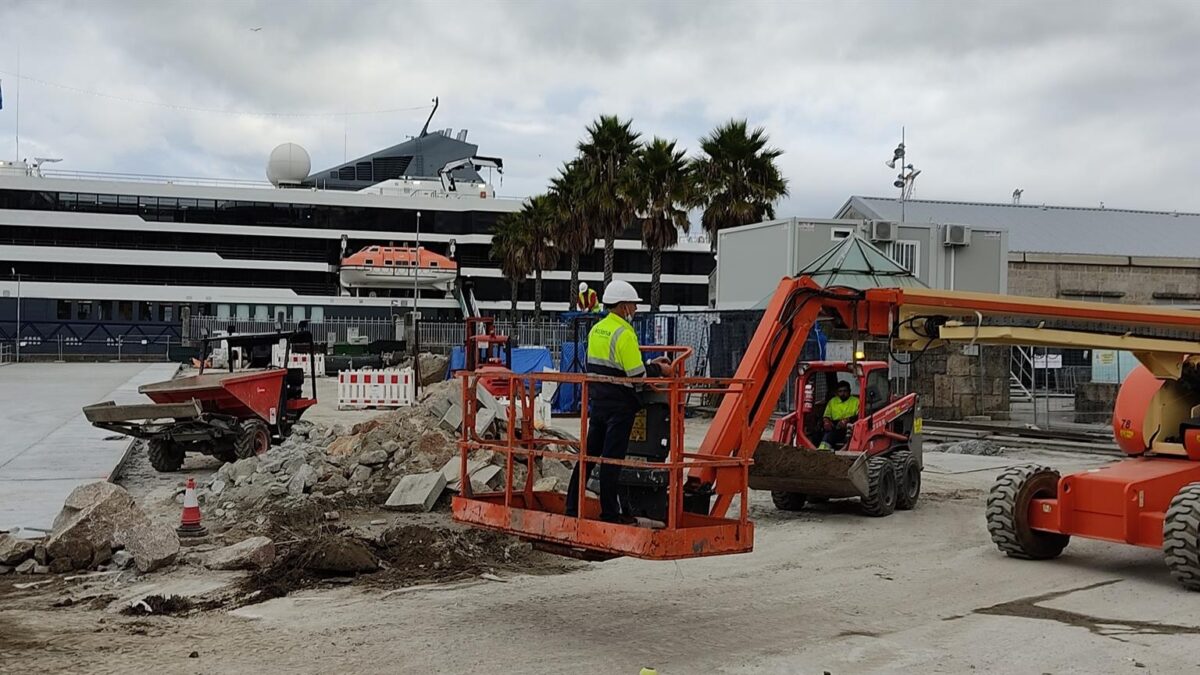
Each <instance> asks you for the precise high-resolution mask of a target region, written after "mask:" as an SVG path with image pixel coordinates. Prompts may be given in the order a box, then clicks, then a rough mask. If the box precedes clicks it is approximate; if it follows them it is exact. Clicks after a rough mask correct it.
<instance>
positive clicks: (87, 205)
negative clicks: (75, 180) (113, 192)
mask: <svg viewBox="0 0 1200 675" xmlns="http://www.w3.org/2000/svg"><path fill="white" fill-rule="evenodd" d="M76 204H77V206H76V209H77V210H79V211H95V210H96V195H89V194H82V193H80V195H79V198H78V199H77V200H76Z"/></svg>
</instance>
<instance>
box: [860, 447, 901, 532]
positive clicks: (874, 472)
mask: <svg viewBox="0 0 1200 675" xmlns="http://www.w3.org/2000/svg"><path fill="white" fill-rule="evenodd" d="M899 492H900V490H899V488H898V486H897V483H896V467H895V466H894V465H893V464H892V461H891V460H890V459H888V458H887V457H880V456H878V455H876V456H874V457H869V458H868V459H867V494H866V496H864V497H863V498H862V499H860V500H859V503H860V504H861V505H862V512H863V513H864V514H865V515H868V516H871V517H872V518H882V517H884V516H890V515H892V512H893V511H895V510H896V498H897V497H898V496H899Z"/></svg>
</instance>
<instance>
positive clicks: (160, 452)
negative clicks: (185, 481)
mask: <svg viewBox="0 0 1200 675" xmlns="http://www.w3.org/2000/svg"><path fill="white" fill-rule="evenodd" d="M183 455H184V452H183V447H182V446H180V445H179V444H178V443H175V442H174V441H172V440H171V439H169V438H151V439H150V440H149V441H146V456H147V457H149V458H150V466H152V467H154V470H155V471H161V472H162V473H172V472H174V471H178V470H180V469H182V468H183Z"/></svg>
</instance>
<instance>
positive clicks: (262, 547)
mask: <svg viewBox="0 0 1200 675" xmlns="http://www.w3.org/2000/svg"><path fill="white" fill-rule="evenodd" d="M273 562H275V543H274V542H273V541H271V540H270V539H269V538H268V537H250V538H249V539H244V540H242V541H239V542H238V543H236V544H233V545H231V546H226V547H224V548H219V549H217V550H215V551H213V552H212V553H209V554H208V557H207V558H206V559H205V561H204V566H205V567H207V568H208V569H210V570H248V569H256V568H257V569H262V568H264V567H269V566H270V565H271V563H273Z"/></svg>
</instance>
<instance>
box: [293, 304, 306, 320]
mask: <svg viewBox="0 0 1200 675" xmlns="http://www.w3.org/2000/svg"><path fill="white" fill-rule="evenodd" d="M303 320H304V308H303V307H300V306H298V305H297V306H296V307H293V308H292V321H303Z"/></svg>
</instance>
